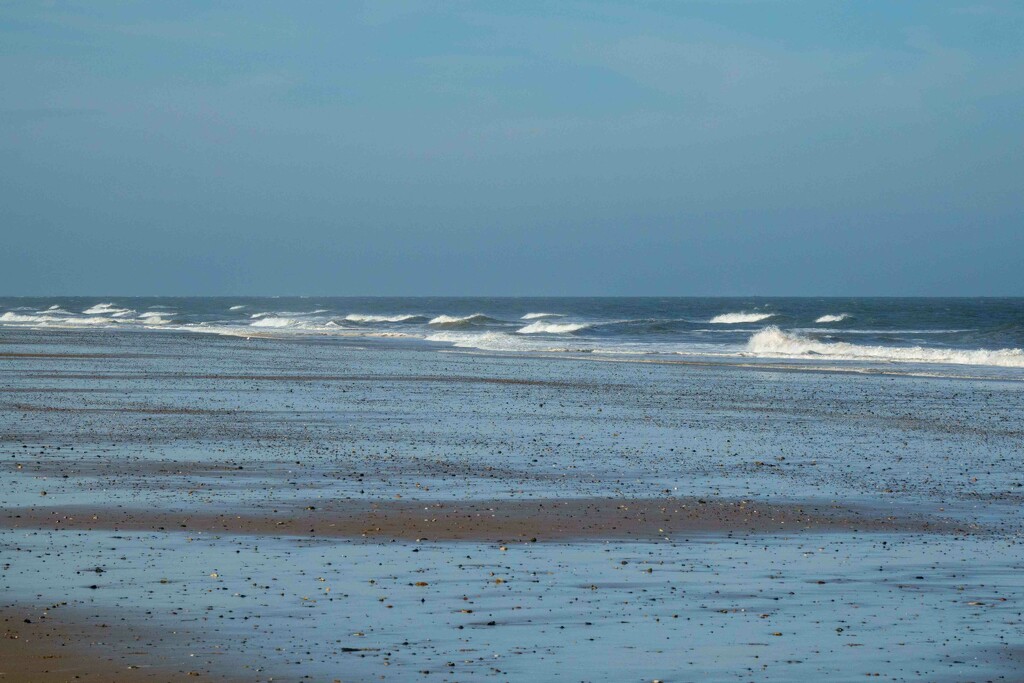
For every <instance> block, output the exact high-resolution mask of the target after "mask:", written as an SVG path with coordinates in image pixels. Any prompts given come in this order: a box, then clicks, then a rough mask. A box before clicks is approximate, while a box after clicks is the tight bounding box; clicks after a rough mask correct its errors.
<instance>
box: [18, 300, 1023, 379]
mask: <svg viewBox="0 0 1024 683" xmlns="http://www.w3.org/2000/svg"><path fill="white" fill-rule="evenodd" d="M8 328H28V329H39V330H54V329H63V330H79V331H81V330H90V331H99V330H119V331H134V332H139V333H146V334H211V335H225V336H233V337H245V338H262V339H268V338H269V339H275V338H276V339H282V340H287V339H292V340H295V339H303V338H319V339H323V340H337V341H338V342H340V343H346V342H347V343H351V342H352V341H357V342H358V343H360V344H364V345H365V344H372V343H376V344H379V345H396V344H397V345H401V346H403V347H405V346H408V345H416V346H420V347H422V348H424V349H436V350H460V351H463V352H478V353H491V354H494V353H498V354H509V355H518V354H529V355H546V356H555V357H572V358H590V359H593V360H603V361H626V362H629V361H632V362H679V363H725V364H742V365H747V364H754V365H769V366H777V365H782V366H786V367H792V368H796V369H809V370H839V371H854V372H878V373H890V374H912V375H929V374H935V375H940V376H962V377H979V378H999V379H1012V380H1024V298H810V297H800V298H791V297H785V298H784V297H773V298H765V297H747V298H743V297H739V298H694V297H642V298H641V297H629V298H590V297H585V298H584V297H544V298H527V297H182V298H179V297H109V296H107V297H97V296H92V297H89V296H86V297H38V298H0V334H2V330H3V329H8Z"/></svg>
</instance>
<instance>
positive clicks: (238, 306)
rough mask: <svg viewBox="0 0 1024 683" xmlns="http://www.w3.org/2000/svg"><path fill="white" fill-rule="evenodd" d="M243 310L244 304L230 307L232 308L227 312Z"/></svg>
mask: <svg viewBox="0 0 1024 683" xmlns="http://www.w3.org/2000/svg"><path fill="white" fill-rule="evenodd" d="M243 308H245V304H238V305H237V306H232V307H231V308H229V309H228V310H229V311H240V310H242V309H243Z"/></svg>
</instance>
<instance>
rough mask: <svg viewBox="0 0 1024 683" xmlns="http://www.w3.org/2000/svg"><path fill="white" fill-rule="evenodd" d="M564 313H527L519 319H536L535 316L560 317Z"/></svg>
mask: <svg viewBox="0 0 1024 683" xmlns="http://www.w3.org/2000/svg"><path fill="white" fill-rule="evenodd" d="M564 316H565V314H564V313H527V314H526V315H524V316H523V317H522V318H520V320H536V319H537V318H562V317H564Z"/></svg>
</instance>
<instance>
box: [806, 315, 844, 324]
mask: <svg viewBox="0 0 1024 683" xmlns="http://www.w3.org/2000/svg"><path fill="white" fill-rule="evenodd" d="M849 317H850V314H849V313H840V314H838V315H833V314H831V313H830V314H827V315H823V316H821V317H820V318H818V319H817V320H815V321H814V322H816V323H838V322H842V321H843V320H846V319H847V318H849Z"/></svg>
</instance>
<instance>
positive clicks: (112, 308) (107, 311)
mask: <svg viewBox="0 0 1024 683" xmlns="http://www.w3.org/2000/svg"><path fill="white" fill-rule="evenodd" d="M134 312H135V311H133V310H132V309H130V308H121V307H120V306H118V305H117V304H113V303H103V304H96V305H95V306H92V307H91V308H87V309H85V310H84V311H82V313H84V314H85V315H109V316H111V317H113V318H120V317H123V316H126V315H131V314H132V313H134Z"/></svg>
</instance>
